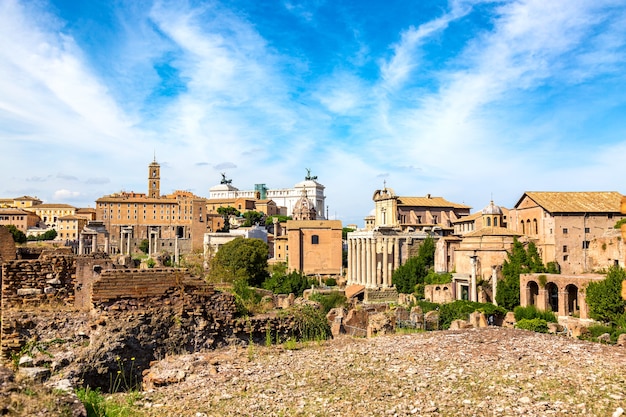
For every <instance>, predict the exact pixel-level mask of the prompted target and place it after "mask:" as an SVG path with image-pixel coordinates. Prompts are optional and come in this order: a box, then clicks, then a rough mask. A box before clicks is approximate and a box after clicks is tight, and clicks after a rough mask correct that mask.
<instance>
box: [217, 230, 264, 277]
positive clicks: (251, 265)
mask: <svg viewBox="0 0 626 417" xmlns="http://www.w3.org/2000/svg"><path fill="white" fill-rule="evenodd" d="M268 254H269V250H268V248H267V244H266V243H265V242H263V241H262V240H261V239H244V238H237V239H234V240H231V241H230V242H228V243H226V244H224V245H222V246H220V248H219V249H218V251H217V253H216V254H215V257H214V258H213V259H212V260H211V269H210V271H209V275H210V278H211V280H212V281H226V282H233V281H234V280H235V279H236V278H239V277H245V279H246V281H247V284H248V285H251V286H255V287H259V286H261V284H262V283H263V282H264V281H265V280H266V279H267V278H268V276H269V273H268V271H267V257H268Z"/></svg>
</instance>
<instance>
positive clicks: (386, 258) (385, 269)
mask: <svg viewBox="0 0 626 417" xmlns="http://www.w3.org/2000/svg"><path fill="white" fill-rule="evenodd" d="M388 243H389V241H388V239H387V238H386V237H384V238H383V285H382V286H383V287H387V282H388V280H389V276H388V275H389V248H388Z"/></svg>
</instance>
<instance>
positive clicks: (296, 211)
mask: <svg viewBox="0 0 626 417" xmlns="http://www.w3.org/2000/svg"><path fill="white" fill-rule="evenodd" d="M292 217H293V220H315V219H316V212H315V205H314V204H313V202H312V201H311V200H309V198H308V197H307V195H306V188H303V189H302V197H300V198H299V199H298V201H297V202H296V205H295V206H294V208H293V214H292Z"/></svg>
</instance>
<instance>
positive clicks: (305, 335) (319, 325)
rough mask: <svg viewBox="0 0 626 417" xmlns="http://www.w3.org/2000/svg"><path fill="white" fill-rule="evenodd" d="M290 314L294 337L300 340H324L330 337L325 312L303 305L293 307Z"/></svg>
mask: <svg viewBox="0 0 626 417" xmlns="http://www.w3.org/2000/svg"><path fill="white" fill-rule="evenodd" d="M290 314H291V315H292V316H293V318H294V321H295V326H294V327H295V331H296V333H297V334H296V335H295V336H296V337H297V338H298V339H299V340H302V341H308V340H326V339H328V338H329V337H331V332H330V326H329V324H328V320H326V314H325V313H324V312H323V311H321V310H318V309H316V308H314V307H311V306H308V305H304V306H299V307H294V308H293V309H292V310H290Z"/></svg>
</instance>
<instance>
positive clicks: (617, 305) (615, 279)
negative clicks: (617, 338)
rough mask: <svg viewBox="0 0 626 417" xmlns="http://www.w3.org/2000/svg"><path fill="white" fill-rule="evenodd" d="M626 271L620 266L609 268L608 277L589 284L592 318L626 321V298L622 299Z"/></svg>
mask: <svg viewBox="0 0 626 417" xmlns="http://www.w3.org/2000/svg"><path fill="white" fill-rule="evenodd" d="M625 279H626V272H625V271H624V270H623V269H622V268H620V267H619V266H613V267H611V269H609V272H608V274H607V276H606V279H604V280H603V281H597V282H591V283H589V285H588V286H587V290H586V292H587V304H588V305H589V315H590V316H591V318H593V319H595V320H599V321H604V322H613V323H617V322H620V321H626V314H625V313H624V309H625V308H626V300H624V299H622V297H621V292H622V281H624V280H625Z"/></svg>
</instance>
